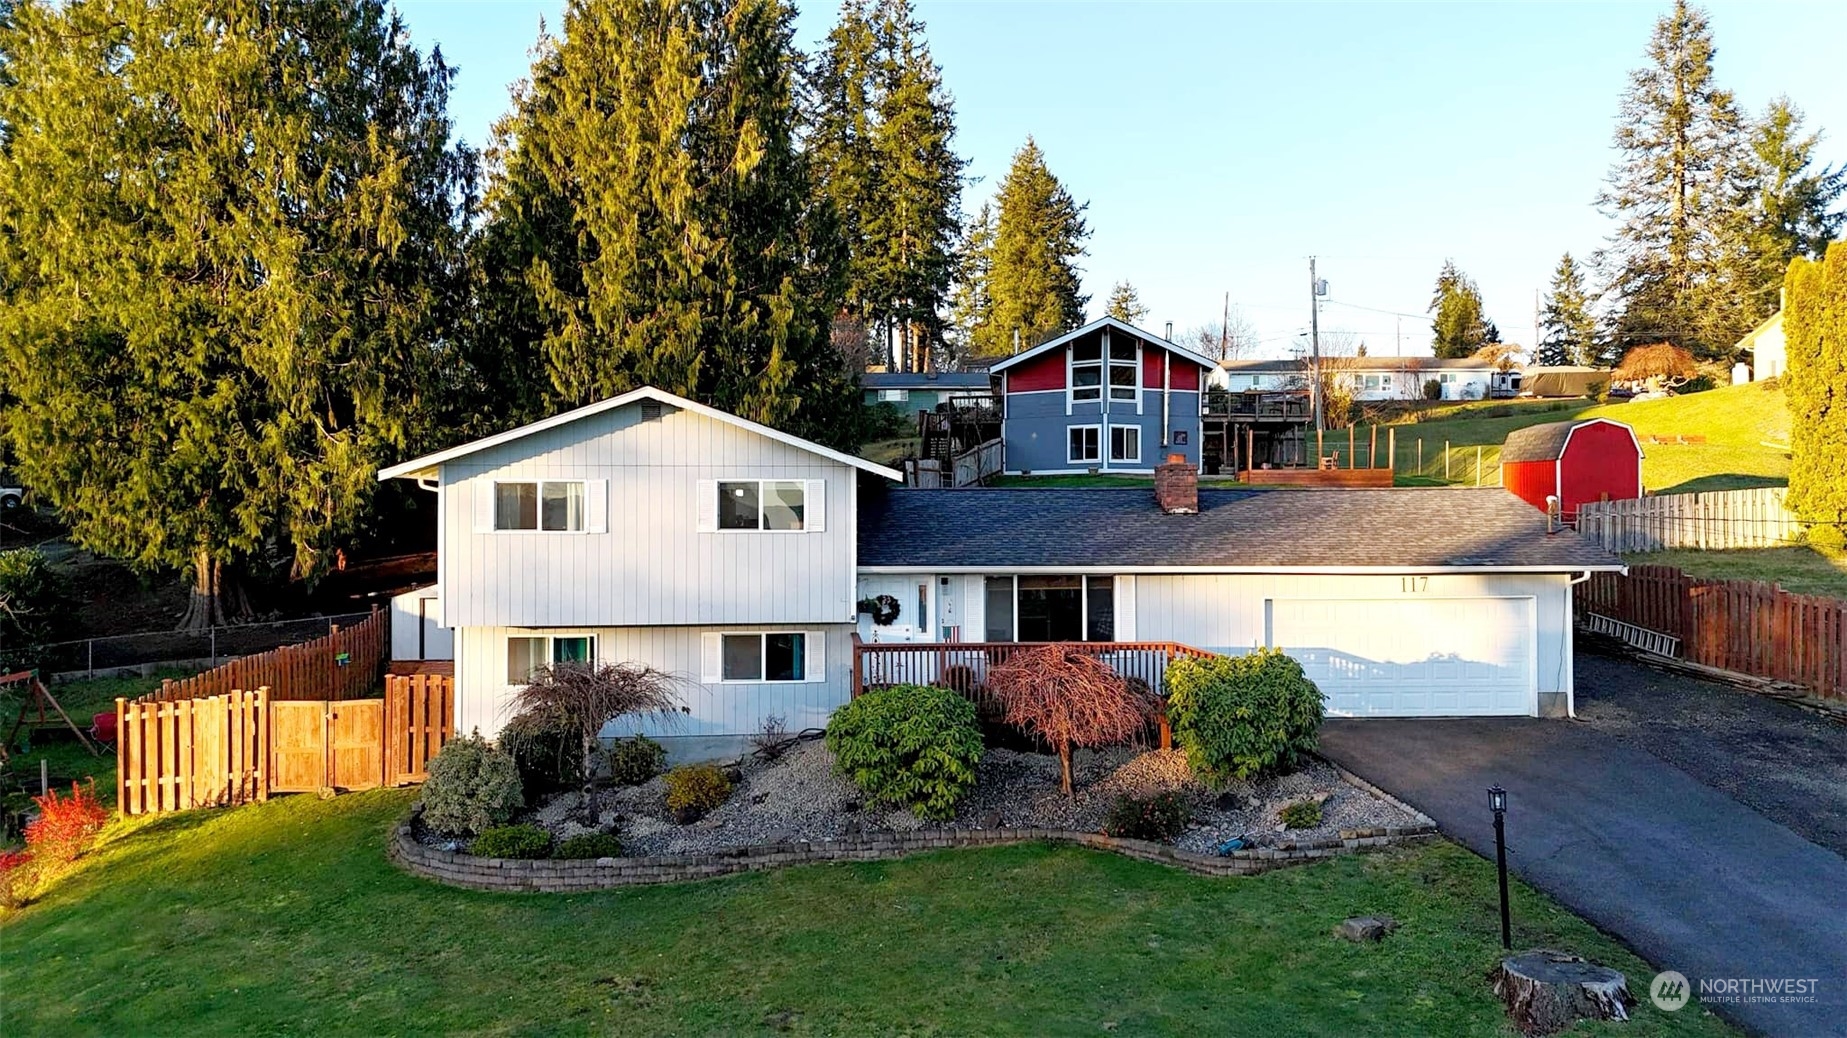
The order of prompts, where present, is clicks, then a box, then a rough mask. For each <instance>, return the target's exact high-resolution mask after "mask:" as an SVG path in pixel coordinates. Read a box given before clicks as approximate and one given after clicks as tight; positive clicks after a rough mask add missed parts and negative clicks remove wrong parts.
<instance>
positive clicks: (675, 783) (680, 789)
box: [667, 764, 731, 822]
mask: <svg viewBox="0 0 1847 1038" xmlns="http://www.w3.org/2000/svg"><path fill="white" fill-rule="evenodd" d="M730 795H731V780H730V779H728V778H726V777H725V773H724V772H723V771H720V770H719V769H718V767H717V766H716V765H713V764H687V765H683V766H681V767H678V768H675V769H673V770H672V771H670V772H668V773H667V810H669V811H672V812H673V814H674V817H675V818H678V819H680V820H681V821H682V822H688V821H693V820H695V819H697V818H699V817H700V816H701V815H704V814H705V813H706V812H707V811H710V810H712V809H713V808H715V807H718V806H719V805H721V804H723V803H724V802H725V798H726V797H729V796H730Z"/></svg>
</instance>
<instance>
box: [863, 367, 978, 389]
mask: <svg viewBox="0 0 1847 1038" xmlns="http://www.w3.org/2000/svg"><path fill="white" fill-rule="evenodd" d="M859 384H860V385H861V386H863V387H865V388H866V389H987V388H988V386H989V382H988V373H987V372H985V371H930V372H926V371H868V372H866V373H865V374H863V375H861V376H859Z"/></svg>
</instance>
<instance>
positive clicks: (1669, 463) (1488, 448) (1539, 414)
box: [1328, 383, 1789, 493]
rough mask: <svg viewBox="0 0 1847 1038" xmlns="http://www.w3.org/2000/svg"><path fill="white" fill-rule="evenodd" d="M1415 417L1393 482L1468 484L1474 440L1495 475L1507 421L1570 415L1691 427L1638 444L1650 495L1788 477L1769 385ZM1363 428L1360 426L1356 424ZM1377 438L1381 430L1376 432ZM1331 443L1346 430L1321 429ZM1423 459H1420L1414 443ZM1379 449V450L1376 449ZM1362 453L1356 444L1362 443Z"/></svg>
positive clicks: (1510, 425) (1776, 396)
mask: <svg viewBox="0 0 1847 1038" xmlns="http://www.w3.org/2000/svg"><path fill="white" fill-rule="evenodd" d="M1418 417H1419V419H1420V420H1418V421H1415V422H1412V421H1405V422H1402V423H1401V424H1398V425H1396V426H1395V428H1396V429H1397V430H1398V470H1399V472H1400V473H1401V480H1402V481H1404V482H1405V483H1407V484H1408V485H1417V484H1416V483H1415V482H1412V481H1413V480H1415V479H1417V478H1419V477H1421V478H1423V479H1427V480H1436V481H1438V482H1445V481H1446V482H1450V483H1463V484H1473V483H1474V482H1475V458H1476V447H1477V446H1480V447H1481V448H1482V451H1481V457H1482V481H1483V482H1484V483H1488V484H1494V483H1497V482H1498V480H1499V478H1500V476H1499V468H1500V454H1501V450H1500V447H1501V443H1502V441H1504V440H1506V439H1507V434H1508V433H1510V432H1513V431H1514V430H1515V429H1521V428H1525V427H1526V426H1529V425H1538V424H1541V423H1544V422H1562V421H1566V420H1569V419H1574V418H1614V419H1616V420H1617V421H1619V422H1624V423H1627V424H1628V425H1631V426H1633V427H1634V428H1635V431H1636V433H1637V435H1640V436H1647V435H1650V434H1653V435H1659V436H1686V435H1696V436H1704V437H1706V442H1705V443H1701V444H1684V445H1683V444H1667V443H1644V444H1643V445H1642V454H1643V461H1642V482H1643V483H1644V484H1645V485H1646V486H1647V487H1648V489H1649V490H1651V491H1654V492H1656V493H1685V492H1691V491H1698V490H1736V489H1741V488H1744V487H1760V486H1782V485H1783V484H1785V483H1787V482H1788V480H1789V455H1788V452H1787V450H1784V449H1779V448H1778V447H1775V446H1765V444H1766V443H1770V444H1786V443H1788V441H1789V412H1788V409H1787V408H1786V407H1785V406H1784V403H1783V391H1782V389H1780V388H1779V387H1777V386H1775V385H1773V384H1768V383H1751V384H1747V385H1740V386H1727V387H1724V388H1722V389H1714V390H1710V391H1708V392H1705V393H1690V394H1687V395H1686V396H1677V397H1670V398H1668V399H1665V400H1642V401H1637V402H1634V403H1611V404H1597V405H1593V404H1592V403H1591V402H1590V401H1585V400H1579V401H1558V400H1551V401H1487V400H1484V401H1477V402H1472V403H1469V404H1463V405H1458V406H1456V407H1454V408H1443V409H1441V410H1436V411H1424V412H1420V413H1419V414H1418ZM1362 432H1364V430H1362ZM1380 435H1381V438H1383V436H1384V431H1383V430H1381V433H1380ZM1329 436H1330V439H1329V440H1328V443H1329V445H1330V449H1331V448H1332V446H1333V445H1334V444H1335V441H1336V439H1338V441H1339V442H1338V445H1339V447H1340V448H1341V449H1342V450H1343V451H1344V449H1345V447H1346V442H1345V438H1344V437H1336V436H1335V434H1333V433H1330V434H1329ZM1420 440H1421V441H1422V452H1423V453H1422V458H1423V464H1422V466H1421V467H1420V466H1419V465H1418V456H1419V455H1418V441H1420ZM1445 443H1447V444H1448V445H1449V470H1448V474H1447V476H1446V475H1445V471H1444V461H1443V454H1444V450H1443V449H1444V444H1445ZM1381 450H1383V448H1381ZM1361 451H1362V457H1363V456H1364V447H1362V448H1361Z"/></svg>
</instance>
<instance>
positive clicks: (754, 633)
mask: <svg viewBox="0 0 1847 1038" xmlns="http://www.w3.org/2000/svg"><path fill="white" fill-rule="evenodd" d="M772 634H796V635H800V636H801V638H802V676H801V677H799V678H771V677H768V676H767V675H768V674H769V672H770V661H769V651H770V642H769V636H770V635H772ZM819 636H821V634H820V632H817V631H803V630H796V629H794V628H787V627H774V628H762V629H756V630H748V629H747V630H741V631H710V632H707V634H706V637H709V638H711V637H715V638H717V639H718V641H717V645H718V669H717V670H716V671H713V673H714V674H716V675H718V677H717V678H716V680H714V679H711V678H708V679H707V680H706V681H705V682H704V683H705V684H715V685H806V684H812V683H814V682H818V681H825V680H827V677H826V675H827V661H826V660H825V659H823V660H822V661H821V664H820V667H819V668H816V667H815V666H814V665H813V664H811V663H810V662H809V656H808V646H809V643H810V641H811V640H813V639H817V638H818V637H819ZM735 637H754V638H756V639H757V673H758V674H761V675H765V676H764V677H755V678H727V677H725V676H724V673H725V648H724V645H725V639H726V638H735ZM708 644H709V643H708ZM822 648H823V651H825V648H826V647H825V645H823V646H822ZM817 669H818V672H819V673H818V675H817Z"/></svg>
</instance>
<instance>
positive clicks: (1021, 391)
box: [1002, 387, 1090, 404]
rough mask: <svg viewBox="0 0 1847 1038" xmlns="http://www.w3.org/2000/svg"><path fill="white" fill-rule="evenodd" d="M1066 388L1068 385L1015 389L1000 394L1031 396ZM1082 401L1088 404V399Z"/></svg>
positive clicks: (1058, 391) (1059, 391)
mask: <svg viewBox="0 0 1847 1038" xmlns="http://www.w3.org/2000/svg"><path fill="white" fill-rule="evenodd" d="M1068 388H1069V387H1060V388H1058V389H1016V390H1013V391H1011V392H1008V393H1003V394H1002V395H1003V396H1032V395H1033V394H1035V393H1064V392H1066V391H1067V389H1068ZM1084 403H1087V404H1088V403H1090V401H1088V400H1086V401H1084Z"/></svg>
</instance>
